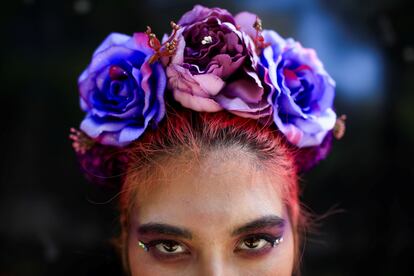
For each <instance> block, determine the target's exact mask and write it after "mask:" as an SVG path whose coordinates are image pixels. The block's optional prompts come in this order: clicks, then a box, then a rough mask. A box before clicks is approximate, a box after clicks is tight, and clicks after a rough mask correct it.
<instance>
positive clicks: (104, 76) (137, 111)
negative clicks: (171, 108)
mask: <svg viewBox="0 0 414 276" xmlns="http://www.w3.org/2000/svg"><path fill="white" fill-rule="evenodd" d="M153 54H154V51H153V49H152V48H150V47H149V45H148V36H147V35H146V34H145V33H135V34H134V35H133V36H132V37H130V36H127V35H124V34H119V33H112V34H110V35H109V36H108V37H107V38H106V39H105V40H104V41H103V43H102V44H101V45H100V46H99V47H98V48H97V49H96V50H95V52H94V54H93V57H92V61H91V63H90V64H89V66H88V67H87V68H86V70H85V71H84V72H83V73H82V74H81V76H80V77H79V80H78V85H79V92H80V105H81V108H82V109H83V110H84V111H85V112H86V113H87V114H86V116H85V118H84V120H83V121H82V123H81V125H80V129H81V130H82V131H84V132H85V133H86V134H87V135H88V136H90V137H91V138H93V139H94V140H95V141H97V142H99V143H101V144H104V145H112V146H118V147H123V146H126V145H128V144H129V143H131V142H132V141H134V140H136V139H137V138H139V137H140V136H141V134H142V133H143V132H144V131H145V129H146V128H147V127H148V125H149V124H150V123H151V124H157V123H158V122H160V121H161V119H162V118H163V117H164V115H165V104H164V91H165V86H166V76H165V72H164V69H163V67H162V66H161V64H160V63H158V62H155V63H153V64H150V63H149V62H148V60H149V59H150V57H151V56H152V55H153Z"/></svg>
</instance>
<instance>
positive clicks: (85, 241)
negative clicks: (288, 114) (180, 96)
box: [0, 0, 414, 276]
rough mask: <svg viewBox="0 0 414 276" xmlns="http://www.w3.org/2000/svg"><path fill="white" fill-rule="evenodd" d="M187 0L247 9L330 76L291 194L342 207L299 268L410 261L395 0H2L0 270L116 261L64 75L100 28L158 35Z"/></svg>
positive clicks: (413, 222) (402, 7) (72, 78)
mask: <svg viewBox="0 0 414 276" xmlns="http://www.w3.org/2000/svg"><path fill="white" fill-rule="evenodd" d="M411 2H412V1H411ZM196 3H200V4H205V5H207V6H210V7H211V6H220V7H223V8H227V9H229V10H230V11H231V12H233V13H237V12H240V11H243V10H249V11H251V12H254V13H257V14H259V15H260V16H261V18H262V20H263V24H264V28H271V29H275V30H277V31H278V32H279V33H280V34H281V35H283V36H285V37H287V36H291V37H293V38H295V39H297V40H299V41H301V42H302V44H303V45H304V46H306V47H312V48H315V49H316V50H317V52H318V54H319V57H320V58H321V60H322V61H323V62H324V64H325V66H326V68H327V70H328V72H330V73H331V74H332V76H333V78H334V79H335V80H336V81H337V97H336V103H335V104H336V107H337V111H338V113H339V114H341V113H345V114H347V116H348V121H347V126H348V129H347V134H346V136H345V138H344V139H343V140H341V141H339V142H336V143H335V146H334V150H333V152H332V154H331V155H330V156H329V158H328V160H327V161H324V162H322V163H321V164H320V165H319V166H318V167H317V168H316V169H314V170H313V171H312V172H311V173H308V174H307V175H305V176H304V180H303V187H304V193H303V198H302V199H303V202H304V203H305V204H306V205H307V206H308V207H309V208H310V209H311V210H313V211H314V212H315V213H316V214H324V213H325V212H327V211H329V210H331V209H332V208H336V210H339V209H340V210H343V211H342V212H339V213H338V212H337V213H336V214H332V215H330V216H328V217H326V218H325V219H323V220H322V221H320V226H319V230H318V232H317V233H314V234H310V235H309V236H308V242H307V243H306V247H305V251H304V256H303V274H304V275H305V276H307V275H414V269H413V268H412V265H413V264H412V262H413V261H412V258H413V257H414V254H413V250H414V246H413V243H414V238H413V235H414V231H413V230H414V219H413V218H414V215H413V208H412V204H413V201H414V199H413V194H412V193H411V190H412V189H411V186H412V185H413V184H414V181H413V180H414V169H413V165H414V162H413V160H412V159H413V156H414V24H413V21H412V20H413V11H414V10H413V9H412V8H411V7H410V4H412V3H410V1H408V0H407V1H402V0H367V1H357V0H336V1H327V0H274V1H265V0H238V1H236V0H233V1H189V0H187V1H171V0H151V1H149V0H146V1H144V0H141V1H138V0H135V1H127V0H117V1H110V0H100V1H98V0H73V1H56V0H14V1H2V4H1V9H0V10H1V11H0V14H1V19H0V29H1V35H2V39H1V49H2V50H1V52H0V55H1V61H0V68H1V71H0V76H1V84H2V85H1V91H0V102H1V108H0V114H1V128H0V129H1V130H0V143H1V159H0V165H1V166H0V172H1V174H0V183H1V187H0V275H1V276H6V275H8V276H9V275H10V276H11V275H72V274H73V275H117V274H120V265H119V261H118V260H117V258H116V257H115V253H114V252H113V250H111V247H110V245H109V242H108V241H109V239H110V238H111V237H112V236H114V235H115V234H116V233H117V230H118V226H117V213H116V211H115V209H114V207H115V202H114V201H113V200H112V201H111V198H112V196H113V193H112V194H111V192H109V193H108V192H103V191H101V190H99V189H97V188H95V187H92V186H91V185H90V184H88V183H87V182H86V180H84V179H83V177H82V175H81V173H80V171H79V170H78V167H77V162H76V159H75V155H74V153H73V151H72V150H71V146H70V142H69V140H68V139H67V136H68V133H69V128H70V127H71V126H75V127H77V126H78V124H79V122H80V120H81V119H82V118H83V113H82V112H81V111H80V109H79V106H78V92H77V78H78V76H79V74H80V73H81V72H82V70H83V69H84V68H85V67H86V65H87V64H88V63H89V61H90V57H91V54H92V52H93V50H94V49H95V48H96V47H97V46H98V45H99V44H100V43H101V41H102V40H103V39H104V38H105V37H106V36H107V35H108V34H109V33H110V32H114V31H116V32H121V33H126V34H132V33H133V32H136V31H144V30H145V27H146V26H147V25H151V26H152V27H153V29H154V30H155V31H156V33H158V34H159V36H161V35H162V34H163V33H164V32H169V21H170V20H178V19H179V17H180V15H181V14H183V13H184V12H185V11H187V10H189V9H191V8H192V6H193V5H194V4H196ZM333 213H335V212H333Z"/></svg>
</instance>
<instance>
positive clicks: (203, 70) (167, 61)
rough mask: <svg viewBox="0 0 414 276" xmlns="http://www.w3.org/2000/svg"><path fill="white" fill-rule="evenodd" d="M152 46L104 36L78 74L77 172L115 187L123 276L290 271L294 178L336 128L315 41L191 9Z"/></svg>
mask: <svg viewBox="0 0 414 276" xmlns="http://www.w3.org/2000/svg"><path fill="white" fill-rule="evenodd" d="M171 26H172V29H173V32H172V34H171V36H170V37H167V36H165V38H164V40H163V43H161V42H160V41H159V40H158V39H157V38H156V36H155V35H154V34H153V33H152V32H151V29H150V28H148V30H147V32H146V33H135V34H134V35H133V36H132V37H129V36H126V35H122V34H117V33H115V34H111V35H109V36H108V38H107V39H106V40H105V41H104V42H103V43H102V44H101V45H100V46H99V47H98V49H97V50H96V51H95V53H94V55H93V58H92V61H91V63H90V65H89V66H88V68H87V69H86V70H85V71H84V72H83V73H82V75H81V76H80V78H79V91H80V96H81V97H80V102H81V107H82V109H83V110H84V111H85V112H86V116H85V118H84V120H83V121H82V123H81V126H80V128H81V131H77V130H74V129H73V130H72V131H73V134H72V135H71V138H72V139H73V140H74V142H73V146H74V148H75V150H76V152H77V153H78V157H79V160H80V161H81V165H82V168H83V169H84V171H85V173H86V176H88V177H89V178H90V180H92V181H93V182H95V183H98V184H101V185H103V184H105V185H108V184H112V185H118V186H119V188H120V193H119V195H120V217H121V229H122V231H121V235H120V237H119V239H118V243H117V245H118V248H119V252H120V254H121V256H122V259H123V263H124V269H125V272H126V273H127V274H129V275H295V274H298V273H299V252H300V241H301V233H302V229H303V228H304V216H303V213H302V211H301V208H300V203H299V187H298V180H297V175H298V174H299V173H300V172H302V171H305V170H308V169H310V168H311V167H312V166H314V165H315V164H316V163H317V162H318V161H320V160H321V159H323V158H325V157H326V155H327V153H328V151H329V149H330V145H331V142H332V137H333V136H336V137H338V138H339V137H340V136H342V135H343V128H344V124H343V118H340V119H337V116H336V114H335V112H334V111H333V106H332V104H333V99H334V86H335V83H334V81H333V80H332V78H331V77H330V76H329V74H328V73H327V72H326V71H325V70H324V68H323V65H322V63H321V62H320V61H319V59H318V58H317V56H316V53H315V52H314V51H313V50H312V49H306V48H303V47H302V46H301V45H300V44H299V43H298V42H296V41H294V40H292V39H286V40H285V39H283V38H282V37H280V36H279V35H278V34H277V33H276V32H274V31H271V30H262V26H261V21H260V19H259V18H258V17H257V16H256V15H253V14H250V13H247V12H243V13H240V14H238V15H237V16H235V17H234V16H233V15H231V14H230V13H229V12H228V11H226V10H223V9H220V8H212V9H210V8H206V7H202V6H195V7H194V8H193V10H191V11H189V12H187V13H186V14H184V15H183V17H182V18H181V19H180V21H179V22H178V24H175V23H174V22H172V23H171Z"/></svg>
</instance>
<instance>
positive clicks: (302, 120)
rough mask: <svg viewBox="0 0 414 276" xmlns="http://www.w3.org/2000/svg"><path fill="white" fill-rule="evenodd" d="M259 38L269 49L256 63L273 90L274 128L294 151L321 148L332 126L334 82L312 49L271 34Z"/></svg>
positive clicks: (333, 122)
mask: <svg viewBox="0 0 414 276" xmlns="http://www.w3.org/2000/svg"><path fill="white" fill-rule="evenodd" d="M263 36H264V39H265V41H266V43H269V44H270V45H269V46H267V47H266V48H265V49H263V52H262V53H261V56H260V60H261V63H262V64H263V66H264V67H265V68H267V73H268V76H269V79H270V82H271V84H272V85H273V86H274V88H275V93H274V95H273V97H272V98H271V99H270V101H271V104H272V105H273V110H274V112H273V120H274V122H275V124H276V125H277V127H278V129H279V130H280V131H281V132H282V133H284V135H285V136H286V138H287V139H288V140H289V141H290V142H291V143H292V144H294V145H296V146H298V147H301V148H302V147H310V146H319V145H321V144H322V142H323V140H324V138H325V137H326V135H327V133H328V132H329V131H331V130H332V129H333V128H334V126H335V122H336V114H335V112H334V111H333V109H332V106H333V100H334V97H335V82H334V80H333V79H332V78H331V77H330V75H329V74H328V73H327V72H326V71H325V69H324V67H323V64H322V63H321V61H320V60H319V59H318V57H317V55H316V52H315V51H314V50H313V49H307V48H303V47H302V46H301V44H300V43H298V42H296V41H294V40H293V39H287V40H285V39H283V38H282V37H280V36H279V35H278V34H277V33H276V32H274V31H271V30H265V31H263Z"/></svg>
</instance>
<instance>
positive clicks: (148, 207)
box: [128, 153, 294, 276]
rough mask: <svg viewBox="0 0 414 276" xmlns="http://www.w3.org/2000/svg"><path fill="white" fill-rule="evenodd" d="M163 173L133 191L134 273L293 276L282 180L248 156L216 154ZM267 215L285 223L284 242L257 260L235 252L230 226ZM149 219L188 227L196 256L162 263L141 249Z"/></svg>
mask: <svg viewBox="0 0 414 276" xmlns="http://www.w3.org/2000/svg"><path fill="white" fill-rule="evenodd" d="M218 154H219V155H220V154H223V153H218ZM161 175H162V177H160V178H157V181H156V183H152V185H153V186H152V187H151V189H150V190H149V191H148V192H146V193H145V194H144V193H142V194H140V193H139V192H138V193H137V198H136V202H135V203H136V206H138V207H137V208H135V209H134V210H133V212H132V214H131V229H130V235H129V237H130V238H129V249H128V252H129V253H128V255H129V263H130V269H131V272H132V275H283V276H284V275H291V271H292V267H293V251H294V250H293V237H292V230H291V227H290V224H289V219H288V217H287V214H286V212H285V208H284V206H283V203H282V200H281V196H280V193H279V189H277V188H276V187H277V186H278V185H282V184H283V183H282V180H281V179H277V178H275V177H273V178H271V177H268V176H267V175H266V174H264V173H263V172H261V171H258V170H256V169H255V168H253V167H252V166H251V163H250V162H247V161H246V158H241V157H240V156H239V157H238V158H234V159H229V158H225V159H223V158H219V157H218V156H217V155H214V154H211V155H210V156H209V157H208V158H206V159H204V160H203V161H201V162H200V163H199V166H196V165H190V166H187V165H184V164H183V163H182V162H179V161H177V162H172V163H170V164H169V165H167V166H165V167H164V169H163V173H162V174H161ZM265 215H277V216H279V217H282V218H284V219H285V220H286V221H287V225H286V226H287V227H286V228H285V233H284V236H283V238H284V241H283V243H281V244H280V245H279V246H277V247H275V248H274V249H273V250H272V251H271V252H270V253H268V254H267V255H265V256H261V257H259V258H256V259H246V258H242V257H240V256H237V255H235V253H234V252H233V250H234V246H235V243H236V242H237V240H236V238H235V237H231V235H230V233H231V232H232V230H233V229H234V228H236V227H238V226H240V225H243V224H245V223H247V222H250V221H252V220H255V219H257V218H259V217H262V216H265ZM149 222H157V223H166V224H171V225H174V226H178V227H183V228H187V229H189V230H190V231H191V232H192V234H193V239H192V240H191V241H189V244H190V246H191V248H192V251H194V253H195V255H197V258H195V259H191V261H189V262H190V263H187V264H186V265H185V266H176V265H171V264H168V265H165V264H161V263H160V262H159V261H157V260H155V259H154V258H152V257H151V255H150V254H148V253H147V252H145V251H144V250H142V249H139V248H138V247H137V246H136V244H137V240H138V237H137V234H136V229H137V228H138V226H139V224H144V223H149ZM192 253H193V252H192Z"/></svg>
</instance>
